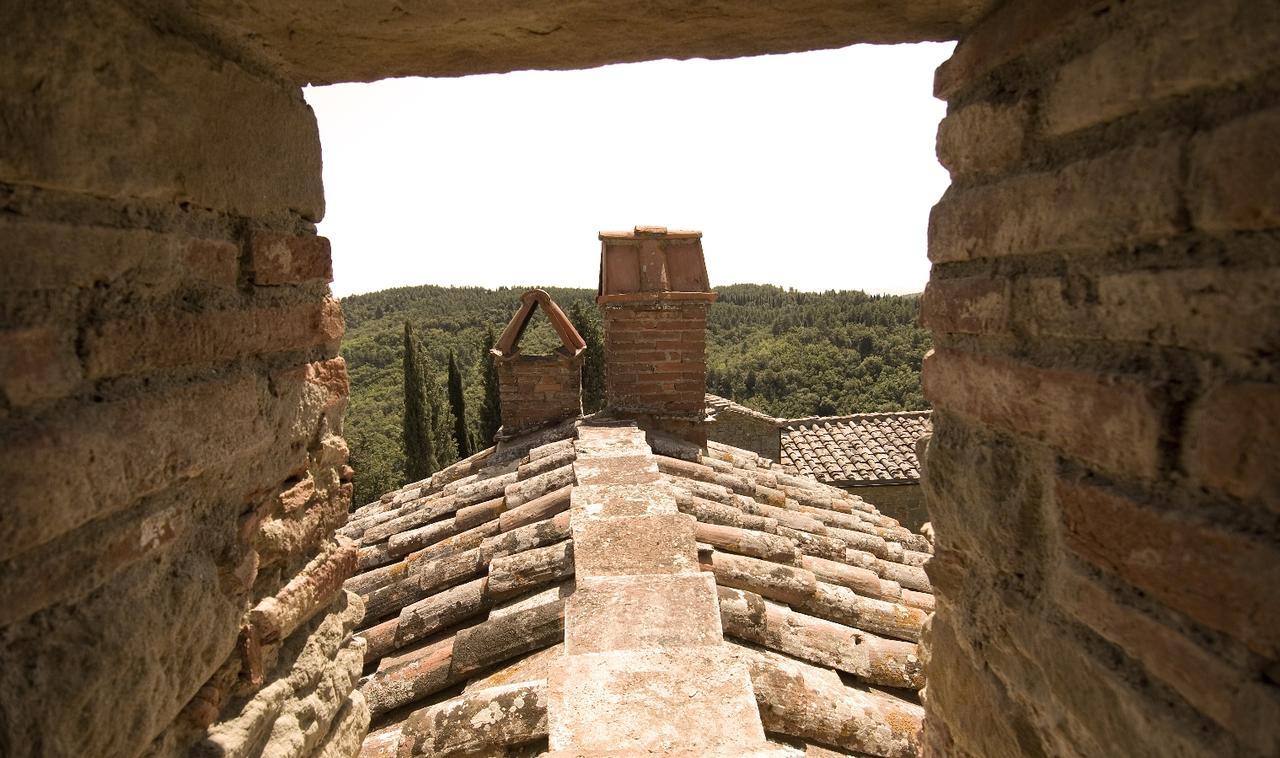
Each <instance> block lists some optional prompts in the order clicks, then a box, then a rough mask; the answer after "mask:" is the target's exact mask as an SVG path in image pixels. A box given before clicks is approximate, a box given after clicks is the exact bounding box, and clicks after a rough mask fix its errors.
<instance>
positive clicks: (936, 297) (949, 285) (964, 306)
mask: <svg viewBox="0 0 1280 758" xmlns="http://www.w3.org/2000/svg"><path fill="white" fill-rule="evenodd" d="M1009 306H1010V301H1009V284H1008V282H1007V281H1005V280H1003V279H1000V278H997V277H995V276H966V277H960V278H958V279H937V278H934V279H932V280H931V281H930V282H929V284H928V286H927V287H926V288H925V291H924V298H923V299H922V300H921V303H920V323H921V325H922V326H924V327H925V328H926V329H929V330H930V331H933V332H943V333H960V334H991V333H1000V332H1004V331H1006V330H1007V329H1008V328H1009Z"/></svg>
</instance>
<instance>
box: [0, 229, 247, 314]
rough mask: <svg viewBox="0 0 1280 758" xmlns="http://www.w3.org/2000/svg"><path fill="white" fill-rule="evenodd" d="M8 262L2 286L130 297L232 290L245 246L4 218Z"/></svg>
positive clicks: (1, 231)
mask: <svg viewBox="0 0 1280 758" xmlns="http://www.w3.org/2000/svg"><path fill="white" fill-rule="evenodd" d="M0 237H3V238H4V240H5V256H6V262H7V266H8V268H7V269H6V270H5V276H4V278H3V280H0V291H5V292H18V291H24V290H25V291H66V290H92V289H95V288H100V289H105V290H106V291H107V292H110V293H118V294H120V295H121V296H122V297H127V298H129V299H133V298H137V297H147V298H160V297H164V296H166V295H171V294H174V293H177V292H181V291H182V290H184V289H197V288H201V287H203V288H207V289H210V290H230V289H233V288H234V287H235V286H236V279H237V277H238V276H239V271H240V261H239V258H240V250H239V248H238V246H237V245H235V244H234V243H232V242H230V241H228V240H221V239H207V238H201V237H191V236H187V235H182V234H164V233H160V232H153V231H149V230H145V229H114V228H107V227H100V226H74V225H71V224H59V223H53V222H49V221H40V220H33V219H28V218H24V217H21V216H5V217H0Z"/></svg>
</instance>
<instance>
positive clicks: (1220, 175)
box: [1187, 3, 1280, 232]
mask: <svg viewBox="0 0 1280 758" xmlns="http://www.w3.org/2000/svg"><path fill="white" fill-rule="evenodd" d="M1257 5H1258V7H1265V6H1268V5H1269V4H1267V3H1259V4H1257ZM1269 46H1270V49H1271V57H1272V59H1273V65H1274V61H1276V60H1280V52H1276V51H1277V49H1278V48H1280V46H1278V45H1276V44H1275V42H1274V40H1272V41H1271V43H1270V45H1269ZM1227 47H1231V48H1234V47H1235V45H1234V43H1233V44H1231V45H1227ZM1277 133H1280V108H1271V109H1270V110H1265V111H1261V112H1258V113H1253V114H1250V115H1248V116H1244V117H1242V118H1238V119H1236V120H1234V121H1230V122H1228V123H1227V124H1225V125H1223V126H1220V127H1218V128H1217V129H1214V130H1213V131H1211V132H1208V133H1205V134H1201V135H1199V136H1197V137H1196V138H1195V139H1193V140H1192V142H1191V178H1190V179H1189V181H1188V183H1187V184H1188V189H1189V192H1190V198H1189V204H1190V206H1191V217H1192V223H1194V224H1195V225H1196V227H1197V228H1200V229H1204V230H1206V231H1210V232H1230V231H1237V230H1241V231H1243V230H1262V229H1275V228H1277V227H1280V141H1277V140H1276V134H1277Z"/></svg>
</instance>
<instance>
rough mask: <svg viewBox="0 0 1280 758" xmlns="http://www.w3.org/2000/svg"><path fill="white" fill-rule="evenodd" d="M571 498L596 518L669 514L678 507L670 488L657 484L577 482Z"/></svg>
mask: <svg viewBox="0 0 1280 758" xmlns="http://www.w3.org/2000/svg"><path fill="white" fill-rule="evenodd" d="M571 502H572V503H573V507H574V509H575V510H580V511H581V512H582V513H583V514H584V515H587V516H590V517H591V518H593V519H609V518H619V517H631V516H669V515H671V514H674V513H677V512H678V510H679V509H678V508H677V506H676V502H675V499H674V498H673V497H672V494H671V492H670V491H669V490H668V489H667V488H665V487H663V486H661V485H656V484H610V485H603V486H601V485H590V484H589V485H578V486H577V487H574V488H573V494H572V500H571Z"/></svg>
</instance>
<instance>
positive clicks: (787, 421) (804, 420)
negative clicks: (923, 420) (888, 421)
mask: <svg viewBox="0 0 1280 758" xmlns="http://www.w3.org/2000/svg"><path fill="white" fill-rule="evenodd" d="M931 413H933V410H932V409H929V410H923V411H875V412H872V413H850V414H847V415H844V416H801V417H799V418H780V419H778V421H780V422H781V423H782V426H783V427H784V428H790V427H792V426H796V425H798V424H812V423H815V422H823V423H836V422H840V421H857V420H862V419H874V418H892V417H898V418H914V417H920V416H928V415H929V414H931Z"/></svg>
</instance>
